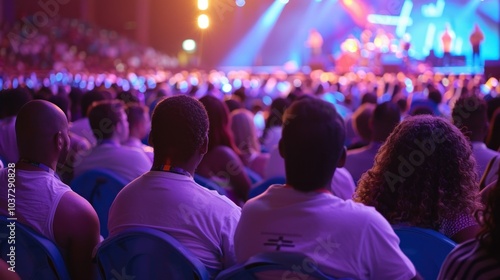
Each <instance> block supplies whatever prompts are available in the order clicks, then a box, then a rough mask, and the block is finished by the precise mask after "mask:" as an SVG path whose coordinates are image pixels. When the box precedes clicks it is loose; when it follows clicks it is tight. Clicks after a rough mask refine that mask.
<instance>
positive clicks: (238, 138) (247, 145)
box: [231, 109, 260, 154]
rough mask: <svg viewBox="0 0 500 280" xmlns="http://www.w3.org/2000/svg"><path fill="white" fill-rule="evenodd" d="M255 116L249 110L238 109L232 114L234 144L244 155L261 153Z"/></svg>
mask: <svg viewBox="0 0 500 280" xmlns="http://www.w3.org/2000/svg"><path fill="white" fill-rule="evenodd" d="M253 118H254V115H253V114H252V112H250V111H248V110H247V109H237V110H235V111H233V112H232V113H231V130H232V132H233V135H234V142H235V144H236V146H237V147H238V149H239V150H240V151H241V152H242V153H244V154H251V153H256V152H260V144H259V141H258V138H257V130H256V128H255V123H254V120H253Z"/></svg>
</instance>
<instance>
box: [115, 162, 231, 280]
mask: <svg viewBox="0 0 500 280" xmlns="http://www.w3.org/2000/svg"><path fill="white" fill-rule="evenodd" d="M240 215H241V209H240V208H239V207H238V206H236V205H235V204H234V203H233V202H231V201H230V200H229V199H228V198H227V197H225V196H221V195H219V194H218V193H217V192H216V191H210V190H208V189H205V188H204V187H202V186H200V185H198V184H197V183H195V182H194V180H193V179H192V178H191V177H188V176H186V175H180V174H176V173H170V172H162V171H150V172H148V173H146V174H144V175H142V176H141V177H139V178H137V180H135V181H133V182H132V183H130V184H128V185H127V186H125V188H123V189H122V190H121V191H120V193H118V195H117V197H116V199H115V201H114V202H113V205H111V208H110V211H109V221H108V229H109V232H110V236H114V235H116V234H118V233H119V232H121V231H123V230H126V229H127V228H130V227H136V226H147V227H151V228H155V229H159V230H162V231H164V232H166V233H168V234H170V235H172V236H173V237H174V238H175V239H177V240H178V241H179V242H180V243H182V244H183V245H184V246H186V247H187V248H188V249H189V250H191V251H192V252H193V253H194V255H196V256H197V257H198V258H199V259H200V261H201V262H202V263H203V264H205V266H206V267H207V268H208V269H209V272H211V273H212V276H215V275H216V273H218V272H219V271H221V270H222V269H224V268H228V267H230V266H232V265H234V264H235V263H236V260H235V256H234V246H233V236H234V231H235V230H236V226H237V223H238V220H239V218H240Z"/></svg>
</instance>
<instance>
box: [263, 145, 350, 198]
mask: <svg viewBox="0 0 500 280" xmlns="http://www.w3.org/2000/svg"><path fill="white" fill-rule="evenodd" d="M264 172H265V175H266V176H265V178H264V179H270V178H273V177H285V160H284V159H283V158H282V157H281V155H280V153H279V149H278V147H275V148H274V149H273V150H271V153H270V156H269V160H268V161H267V164H266V168H265V169H264ZM355 190H356V185H355V184H354V180H353V178H352V176H351V174H350V173H349V171H348V170H347V169H345V168H343V167H341V168H337V169H335V173H334V174H333V178H332V184H331V186H330V191H331V192H332V193H333V194H334V195H336V196H337V197H340V198H342V199H344V200H346V199H352V195H353V194H354V192H355Z"/></svg>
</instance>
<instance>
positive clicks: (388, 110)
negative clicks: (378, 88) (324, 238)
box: [372, 101, 401, 142]
mask: <svg viewBox="0 0 500 280" xmlns="http://www.w3.org/2000/svg"><path fill="white" fill-rule="evenodd" d="M400 120H401V111H400V109H399V107H398V106H397V105H396V104H394V103H392V102H390V101H387V102H384V103H382V104H379V105H377V107H376V108H375V110H374V111H373V115H372V124H373V140H374V141H380V142H383V141H385V139H387V137H389V134H391V132H392V131H393V130H394V128H395V127H396V126H397V125H398V123H399V121H400Z"/></svg>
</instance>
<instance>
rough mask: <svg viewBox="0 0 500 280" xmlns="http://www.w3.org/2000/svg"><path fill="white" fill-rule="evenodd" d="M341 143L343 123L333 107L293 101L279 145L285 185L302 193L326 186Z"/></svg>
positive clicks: (305, 100)
mask: <svg viewBox="0 0 500 280" xmlns="http://www.w3.org/2000/svg"><path fill="white" fill-rule="evenodd" d="M344 140H345V127H344V122H343V120H342V118H341V117H340V116H339V115H338V114H337V111H336V110H335V107H333V105H332V104H330V103H328V102H326V101H323V100H320V99H316V98H302V99H299V100H297V101H295V102H294V103H293V104H292V105H291V106H290V107H289V108H288V109H287V110H286V111H285V115H284V117H283V133H282V138H281V141H280V152H281V154H282V156H283V157H284V159H285V172H286V180H287V184H289V185H291V186H292V187H294V188H295V189H297V190H299V191H303V192H308V191H313V190H316V189H320V188H323V187H325V186H326V185H327V184H329V182H330V180H331V179H332V177H333V173H334V171H335V168H336V167H337V164H338V162H339V159H340V158H341V156H342V155H343V154H344Z"/></svg>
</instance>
